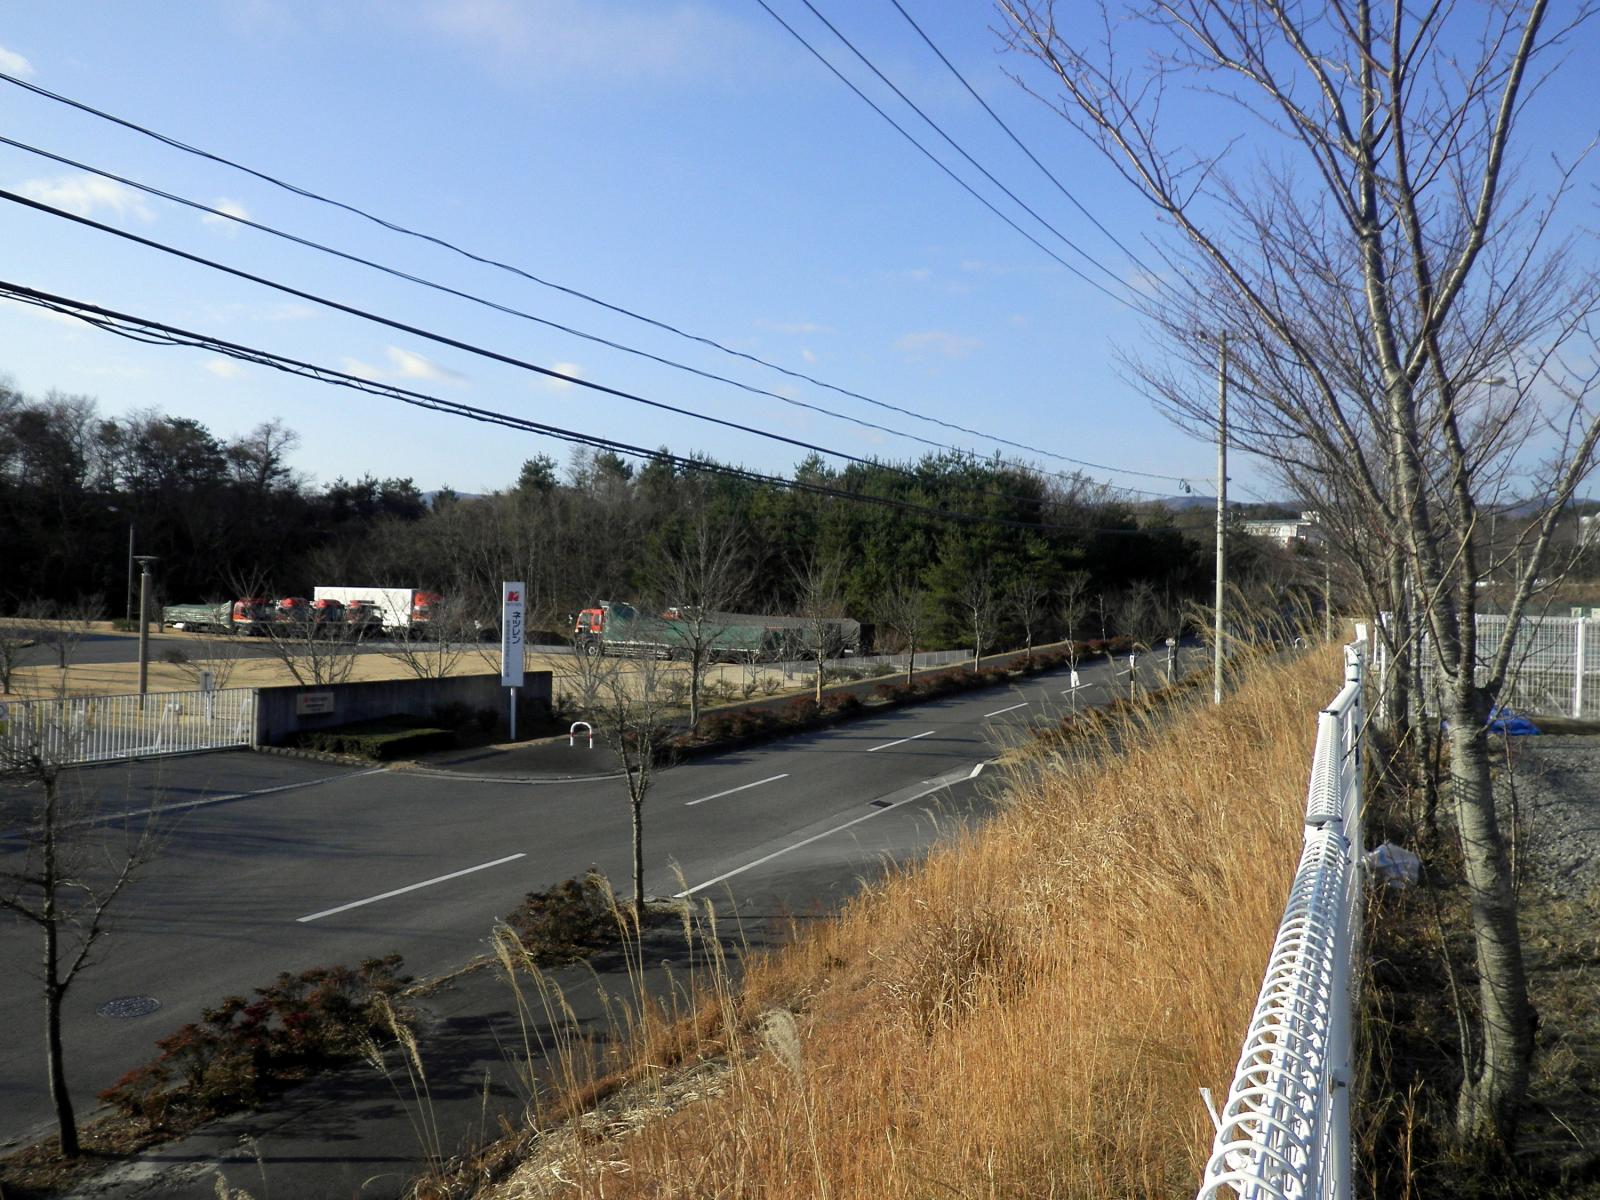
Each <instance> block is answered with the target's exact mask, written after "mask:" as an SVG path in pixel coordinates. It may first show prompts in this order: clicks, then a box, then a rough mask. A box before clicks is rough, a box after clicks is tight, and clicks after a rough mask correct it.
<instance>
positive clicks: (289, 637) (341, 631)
mask: <svg viewBox="0 0 1600 1200" xmlns="http://www.w3.org/2000/svg"><path fill="white" fill-rule="evenodd" d="M265 629H266V645H267V647H268V649H269V650H271V652H272V656H273V657H274V658H276V659H277V660H278V661H279V662H280V663H282V664H283V666H284V669H285V670H287V671H288V672H289V674H290V675H291V676H293V677H294V681H295V682H296V683H298V684H299V685H300V686H301V687H329V686H331V685H333V684H336V683H344V682H345V681H346V680H348V679H349V678H350V676H351V675H352V674H353V673H354V672H355V668H356V655H357V654H359V653H360V638H359V637H357V635H356V633H355V632H354V631H353V630H351V629H350V628H349V627H348V626H345V625H342V624H330V625H319V624H317V622H315V621H310V620H287V621H274V622H272V623H270V624H268V625H266V626H265Z"/></svg>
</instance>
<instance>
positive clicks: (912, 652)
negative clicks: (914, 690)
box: [906, 642, 917, 687]
mask: <svg viewBox="0 0 1600 1200" xmlns="http://www.w3.org/2000/svg"><path fill="white" fill-rule="evenodd" d="M916 670H917V644H916V643H915V642H912V643H911V645H910V647H909V648H908V649H907V650H906V686H907V687H910V686H911V679H912V676H913V675H915V674H916Z"/></svg>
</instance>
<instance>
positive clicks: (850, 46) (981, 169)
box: [762, 0, 1132, 307]
mask: <svg viewBox="0 0 1600 1200" xmlns="http://www.w3.org/2000/svg"><path fill="white" fill-rule="evenodd" d="M800 2H801V3H802V4H804V5H805V6H806V8H808V9H810V10H811V15H812V16H814V17H816V18H817V20H819V21H821V22H822V23H823V24H824V25H826V26H827V27H828V32H830V33H832V34H833V36H834V37H836V38H838V39H839V40H840V41H841V42H843V43H844V45H845V48H846V49H847V50H849V51H850V53H851V54H854V55H855V56H856V57H857V58H858V59H860V60H861V62H862V64H863V65H864V66H865V67H866V68H867V70H869V71H871V72H872V73H873V74H874V75H876V76H877V77H878V78H879V79H880V80H881V81H882V82H883V83H884V85H885V86H886V87H888V89H889V90H890V91H892V92H893V93H894V94H895V95H896V96H898V97H900V99H901V100H902V101H903V102H904V103H905V105H906V106H907V107H908V108H910V109H911V111H912V112H914V113H916V114H917V116H919V117H921V118H922V119H923V121H924V122H925V123H926V124H927V126H928V128H930V129H932V130H933V131H934V132H935V133H937V134H938V135H939V136H940V137H942V138H943V139H944V140H945V142H946V143H947V144H948V145H949V146H950V148H951V149H952V150H954V151H955V152H956V153H957V154H959V155H961V157H962V158H964V159H966V160H967V162H968V163H969V164H971V165H972V167H973V168H974V169H976V170H977V171H978V173H979V174H981V175H982V176H983V177H984V178H985V179H987V180H988V181H989V182H990V183H992V184H994V186H995V187H997V188H999V189H1000V190H1001V191H1002V192H1004V193H1005V194H1006V195H1007V196H1008V197H1010V199H1011V202H1012V203H1013V204H1015V205H1016V206H1017V207H1018V208H1020V209H1022V211H1023V212H1025V213H1027V214H1028V215H1029V216H1030V217H1032V218H1033V219H1034V220H1035V221H1037V222H1039V224H1041V225H1043V226H1044V227H1045V228H1046V229H1048V230H1049V231H1050V232H1051V233H1053V234H1055V236H1056V237H1057V239H1059V240H1060V241H1061V242H1062V243H1063V244H1064V245H1066V246H1068V247H1069V248H1071V249H1072V250H1073V251H1075V252H1076V253H1077V254H1078V255H1079V256H1080V257H1082V258H1083V259H1084V260H1085V261H1086V262H1088V263H1090V264H1091V265H1093V266H1094V267H1096V268H1097V269H1098V270H1099V271H1100V272H1101V273H1102V274H1103V275H1105V276H1106V278H1108V279H1110V280H1111V281H1112V282H1113V283H1116V284H1117V285H1119V286H1124V287H1125V286H1126V284H1125V283H1124V282H1123V279H1122V277H1121V276H1119V275H1118V274H1117V273H1116V272H1115V271H1113V270H1112V269H1111V268H1110V267H1108V266H1106V265H1105V264H1104V263H1102V262H1101V261H1100V260H1099V259H1097V258H1095V256H1094V255H1092V254H1090V253H1089V252H1088V251H1087V250H1085V249H1084V248H1083V247H1082V246H1080V245H1078V243H1077V242H1075V241H1073V240H1072V239H1071V238H1069V237H1068V236H1067V235H1066V234H1064V233H1062V232H1061V230H1059V229H1057V228H1056V227H1055V226H1054V225H1052V224H1051V223H1050V222H1049V221H1047V220H1045V219H1044V218H1043V217H1042V216H1040V215H1039V214H1038V213H1037V212H1036V211H1035V210H1034V209H1033V208H1032V206H1030V205H1029V204H1028V203H1027V201H1025V200H1023V199H1022V198H1021V197H1020V196H1018V195H1017V194H1016V193H1015V192H1013V191H1012V190H1011V189H1010V188H1008V187H1007V186H1006V185H1005V184H1003V183H1001V182H1000V181H999V180H998V179H996V178H995V177H994V176H993V175H992V174H990V172H989V169H988V168H987V167H985V166H984V165H983V164H982V163H980V162H979V161H978V160H977V159H975V158H973V157H972V155H970V154H968V153H967V151H966V149H965V148H964V147H963V146H962V145H961V143H960V142H958V141H956V140H955V138H953V137H951V136H950V135H949V134H948V133H946V132H945V130H944V128H943V127H942V126H941V125H940V124H939V123H938V122H937V121H935V120H934V119H933V118H932V117H930V116H929V115H928V114H927V113H926V112H924V111H923V110H922V108H921V107H919V106H918V104H917V102H916V101H914V100H913V99H911V97H910V96H908V95H906V94H905V92H903V91H901V90H900V88H899V87H898V86H897V85H896V84H895V82H894V80H892V79H890V78H889V77H888V76H887V75H885V74H884V73H883V72H882V71H880V70H879V69H878V67H877V65H876V64H875V63H874V62H873V61H872V60H871V59H870V58H868V57H867V56H866V55H865V54H863V53H862V52H861V51H860V50H859V49H858V48H857V47H856V44H855V43H854V42H852V41H851V40H850V39H849V38H847V37H845V35H844V34H843V33H841V32H840V31H839V28H838V26H836V25H835V24H834V23H833V22H832V21H830V20H828V18H827V17H825V16H823V15H822V13H821V11H820V10H819V9H818V8H817V6H816V5H815V4H813V3H812V2H811V0H800ZM762 7H763V8H765V7H766V4H765V3H764V0H763V2H762ZM767 11H768V12H771V11H772V10H771V9H767ZM908 19H909V18H908ZM802 41H803V39H802ZM806 48H807V49H810V48H811V47H810V45H809V44H807V47H806ZM813 53H815V51H813ZM952 69H953V68H952ZM857 94H858V95H859V93H857ZM985 107H987V105H986V106H985ZM1097 223H1098V222H1097ZM1102 290H1104V289H1102ZM1108 294H1109V293H1108ZM1113 299H1121V298H1120V297H1113ZM1122 303H1124V304H1126V303H1127V301H1126V300H1123V301H1122ZM1130 307H1132V306H1131V305H1130Z"/></svg>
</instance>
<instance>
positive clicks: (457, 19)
mask: <svg viewBox="0 0 1600 1200" xmlns="http://www.w3.org/2000/svg"><path fill="white" fill-rule="evenodd" d="M422 21H423V23H424V24H425V25H426V26H428V27H429V28H430V29H432V30H433V31H434V32H435V33H438V34H442V35H444V36H445V37H447V38H449V39H451V40H454V41H456V42H459V43H461V44H463V45H465V46H467V47H468V48H469V49H471V50H473V51H475V52H477V53H479V54H481V55H483V56H484V58H485V59H486V60H487V61H488V62H489V63H490V64H491V65H494V66H497V67H499V68H501V69H502V70H506V71H508V72H514V76H515V78H516V79H517V80H518V81H519V82H524V83H536V84H537V83H549V82H552V81H557V80H563V81H564V80H577V81H582V82H586V83H591V84H602V85H618V84H620V85H623V86H636V85H638V84H640V83H656V82H660V81H663V80H674V81H687V82H695V83H698V82H703V81H704V80H706V79H708V78H716V77H726V76H728V75H730V74H733V73H735V72H747V71H749V70H750V69H751V66H752V64H753V61H754V59H755V57H756V51H757V48H758V46H759V45H760V43H759V42H758V40H757V39H756V38H755V37H754V36H753V34H752V31H751V29H750V26H749V24H748V23H746V22H741V21H737V20H735V19H732V18H730V17H728V16H726V15H724V14H722V13H719V12H717V11H715V10H714V9H712V8H711V7H709V6H707V5H704V4H700V3H675V4H662V3H659V2H657V0H651V2H649V3H642V4H632V5H629V4H623V3H611V4H592V3H586V2H585V0H544V2H543V3H538V4H529V3H527V2H526V0H427V2H426V3H425V4H424V5H423V8H422ZM508 77H509V75H508Z"/></svg>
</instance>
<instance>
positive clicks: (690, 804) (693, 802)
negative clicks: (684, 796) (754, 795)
mask: <svg viewBox="0 0 1600 1200" xmlns="http://www.w3.org/2000/svg"><path fill="white" fill-rule="evenodd" d="M787 778H789V774H788V772H787V771H786V772H784V773H783V774H782V775H774V776H773V777H772V778H771V779H758V780H756V781H755V782H754V783H746V784H743V785H742V786H740V787H736V788H729V789H728V790H727V791H725V792H717V793H716V794H715V795H712V796H701V797H700V799H698V800H689V801H686V802H685V803H684V807H685V808H693V807H694V806H695V805H696V804H704V803H705V802H706V801H707V800H721V799H722V798H723V797H724V796H731V795H733V794H734V793H735V792H745V791H749V790H750V789H751V788H753V787H760V786H761V785H762V784H763V783H777V782H778V780H780V779H787Z"/></svg>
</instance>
